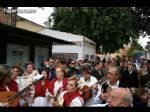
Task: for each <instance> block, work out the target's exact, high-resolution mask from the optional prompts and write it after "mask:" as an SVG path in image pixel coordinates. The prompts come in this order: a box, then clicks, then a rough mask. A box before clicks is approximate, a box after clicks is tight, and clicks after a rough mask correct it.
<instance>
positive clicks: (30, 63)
mask: <svg viewBox="0 0 150 112" xmlns="http://www.w3.org/2000/svg"><path fill="white" fill-rule="evenodd" d="M28 65H32V67H33V69H35V66H34V64H33V63H32V62H31V61H29V62H27V63H25V68H26V69H27V66H28Z"/></svg>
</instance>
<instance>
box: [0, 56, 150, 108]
mask: <svg viewBox="0 0 150 112" xmlns="http://www.w3.org/2000/svg"><path fill="white" fill-rule="evenodd" d="M0 106H1V107H11V106H15V107H17V106H19V107H149V106H150V63H149V60H146V59H143V58H140V59H139V60H136V61H134V60H133V58H120V57H117V58H115V59H114V58H112V59H107V60H106V59H105V58H104V59H103V60H101V59H100V58H99V57H96V59H95V60H94V61H91V60H87V59H85V60H72V59H70V60H69V61H68V62H66V61H65V60H63V59H60V60H59V59H52V58H49V59H47V60H44V61H43V62H42V64H41V67H40V68H35V66H34V63H32V62H30V61H29V62H27V63H25V69H23V68H20V66H19V64H15V65H13V66H12V67H10V66H8V65H5V64H1V65H0Z"/></svg>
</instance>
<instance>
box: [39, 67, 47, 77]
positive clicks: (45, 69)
mask: <svg viewBox="0 0 150 112" xmlns="http://www.w3.org/2000/svg"><path fill="white" fill-rule="evenodd" d="M42 71H45V72H46V73H47V75H49V71H48V69H47V68H45V67H43V68H41V69H39V73H40V74H41V73H42Z"/></svg>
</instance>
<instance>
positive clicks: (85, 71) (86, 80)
mask: <svg viewBox="0 0 150 112" xmlns="http://www.w3.org/2000/svg"><path fill="white" fill-rule="evenodd" d="M81 70H82V75H83V76H82V77H80V80H79V83H80V84H79V86H80V88H81V89H82V88H83V87H84V86H88V87H89V88H90V89H92V93H91V94H92V96H91V98H89V99H88V100H87V101H85V106H89V105H92V104H94V101H93V100H94V99H93V98H94V97H93V96H94V95H96V93H97V91H96V87H97V84H96V83H97V82H98V80H97V79H96V78H95V77H94V76H92V75H90V73H91V66H90V65H89V64H88V63H85V64H83V65H82V66H81ZM83 94H84V93H83ZM84 100H85V99H84Z"/></svg>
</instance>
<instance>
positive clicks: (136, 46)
mask: <svg viewBox="0 0 150 112" xmlns="http://www.w3.org/2000/svg"><path fill="white" fill-rule="evenodd" d="M143 51H144V49H143V47H142V46H141V45H140V44H139V43H138V41H137V40H133V41H132V44H131V47H130V48H129V50H128V56H134V54H135V53H136V52H143Z"/></svg>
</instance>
